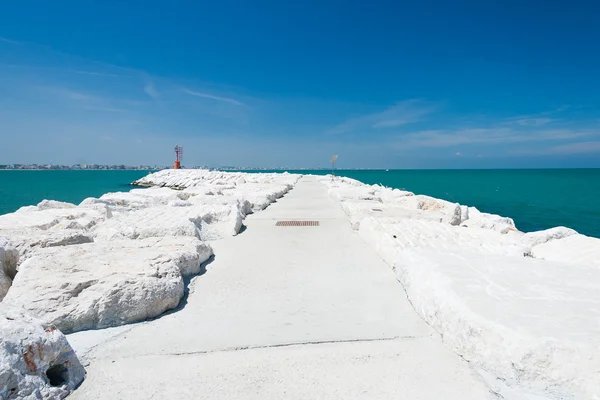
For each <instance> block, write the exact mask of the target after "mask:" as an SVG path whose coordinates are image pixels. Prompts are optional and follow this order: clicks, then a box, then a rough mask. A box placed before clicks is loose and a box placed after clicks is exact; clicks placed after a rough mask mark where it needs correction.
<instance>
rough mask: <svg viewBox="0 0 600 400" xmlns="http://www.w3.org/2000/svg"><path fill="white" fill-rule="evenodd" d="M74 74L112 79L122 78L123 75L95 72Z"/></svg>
mask: <svg viewBox="0 0 600 400" xmlns="http://www.w3.org/2000/svg"><path fill="white" fill-rule="evenodd" d="M73 72H74V73H76V74H80V75H91V76H107V77H112V78H121V77H123V75H117V74H108V73H105V72H95V71H73Z"/></svg>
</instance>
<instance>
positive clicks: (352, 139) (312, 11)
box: [0, 0, 600, 168]
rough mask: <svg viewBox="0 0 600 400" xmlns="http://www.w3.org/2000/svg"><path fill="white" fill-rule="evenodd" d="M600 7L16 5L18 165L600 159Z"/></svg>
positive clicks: (5, 36)
mask: <svg viewBox="0 0 600 400" xmlns="http://www.w3.org/2000/svg"><path fill="white" fill-rule="evenodd" d="M599 15H600V6H598V5H594V4H593V2H589V1H586V2H583V1H572V2H564V1H563V2H557V1H551V0H547V1H485V2H482V1H454V2H448V1H420V2H416V1H415V2H404V1H375V2H372V1H371V2H367V1H353V2H348V1H303V2H299V1H298V2H293V1H292V2H282V1H256V2H247V1H241V0H239V1H218V2H204V1H194V2H192V1H189V2H184V1H176V0H175V1H169V2H166V1H163V2H152V1H150V2H148V1H144V2H142V1H128V2H115V1H87V2H81V1H61V2H47V1H43V2H42V1H29V2H5V3H4V4H3V5H2V6H0V164H6V163H34V162H36V163H69V164H70V163H78V162H82V163H119V164H120V163H124V164H139V163H152V164H154V163H158V164H170V163H171V162H172V159H173V154H172V148H173V146H174V145H175V144H180V145H182V146H184V148H185V163H184V164H187V165H209V166H219V165H244V166H265V167H272V166H288V167H325V166H327V165H328V160H329V158H330V156H331V155H332V154H339V155H340V157H339V162H338V166H339V167H340V168H343V167H350V168H354V167H357V168H497V167H500V168H514V167H600V73H599V72H598V71H600V51H598V49H599V43H600V17H599Z"/></svg>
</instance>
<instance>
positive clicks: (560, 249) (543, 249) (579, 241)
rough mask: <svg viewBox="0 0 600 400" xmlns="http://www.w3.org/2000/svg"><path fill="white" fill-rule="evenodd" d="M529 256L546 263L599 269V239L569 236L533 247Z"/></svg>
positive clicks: (575, 235) (576, 235)
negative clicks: (558, 262)
mask: <svg viewBox="0 0 600 400" xmlns="http://www.w3.org/2000/svg"><path fill="white" fill-rule="evenodd" d="M563 232H564V231H563ZM531 255H532V256H534V257H535V258H543V259H545V260H548V261H561V262H565V263H569V264H575V265H587V266H590V267H594V268H597V269H600V239H598V238H593V237H589V236H585V235H580V234H574V235H569V236H567V237H564V238H562V239H558V240H552V241H548V242H546V243H542V244H539V245H537V246H535V247H533V249H532V250H531Z"/></svg>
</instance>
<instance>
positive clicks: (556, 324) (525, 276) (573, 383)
mask: <svg viewBox="0 0 600 400" xmlns="http://www.w3.org/2000/svg"><path fill="white" fill-rule="evenodd" d="M395 269H396V274H397V276H398V279H399V280H400V282H401V283H402V284H403V286H404V288H405V289H406V292H407V294H408V297H409V298H410V299H411V302H412V304H413V305H414V307H415V309H416V310H417V312H418V313H419V315H421V316H422V317H423V319H425V321H427V322H428V323H429V324H430V325H431V326H432V327H434V328H435V329H436V330H437V331H438V332H440V333H441V334H442V337H443V338H444V342H445V343H446V344H447V345H448V346H449V347H450V348H451V349H452V350H454V351H456V352H457V353H458V354H460V355H461V356H463V357H464V358H465V359H466V360H468V361H470V362H472V363H474V364H475V365H477V366H479V367H480V368H482V369H484V370H486V371H488V372H492V373H493V374H494V375H495V376H497V377H501V378H502V379H504V380H505V381H507V382H513V383H518V384H520V385H523V386H524V387H526V388H528V389H529V390H530V391H532V392H537V393H544V392H546V393H547V394H549V395H550V396H551V397H552V398H560V399H563V398H581V399H595V398H596V397H594V396H596V395H598V394H599V393H600V375H598V372H597V371H599V370H600V356H599V355H600V342H599V341H598V338H600V325H598V324H597V323H593V322H592V321H590V318H592V319H593V317H592V315H593V314H594V313H593V312H591V310H594V309H598V308H599V307H600V269H591V268H590V267H588V266H581V265H580V266H577V265H573V264H567V263H558V262H549V261H545V260H536V259H533V258H529V257H507V256H499V255H491V254H487V255H486V254H481V253H469V252H468V250H467V251H464V250H462V251H454V252H449V251H440V250H435V249H428V250H421V249H406V250H404V251H402V252H401V253H399V254H398V257H397V260H396V263H395Z"/></svg>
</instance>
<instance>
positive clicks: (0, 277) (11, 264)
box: [0, 237, 19, 301]
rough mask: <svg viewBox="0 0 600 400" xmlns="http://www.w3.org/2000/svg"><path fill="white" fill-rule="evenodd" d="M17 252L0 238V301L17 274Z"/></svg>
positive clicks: (5, 240)
mask: <svg viewBox="0 0 600 400" xmlns="http://www.w3.org/2000/svg"><path fill="white" fill-rule="evenodd" d="M18 262H19V251H18V250H17V249H15V248H14V247H13V246H12V245H11V244H10V243H9V242H8V240H7V239H6V238H3V237H0V301H2V299H3V298H4V296H6V294H7V293H8V289H10V286H11V285H12V280H13V278H14V277H15V275H16V274H17V263H18Z"/></svg>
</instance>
